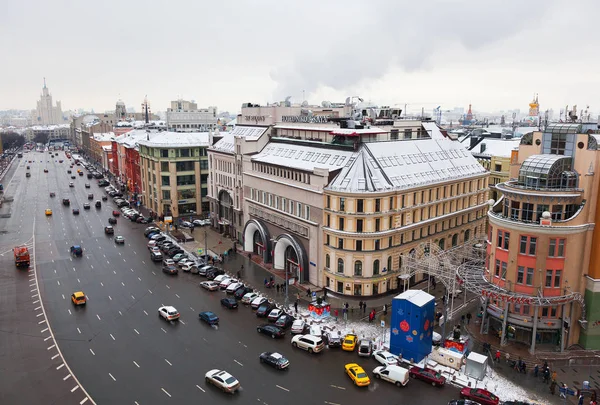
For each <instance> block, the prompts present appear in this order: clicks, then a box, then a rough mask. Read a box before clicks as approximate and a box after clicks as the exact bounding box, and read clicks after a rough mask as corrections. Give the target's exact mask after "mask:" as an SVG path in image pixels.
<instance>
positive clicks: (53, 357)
mask: <svg viewBox="0 0 600 405" xmlns="http://www.w3.org/2000/svg"><path fill="white" fill-rule="evenodd" d="M58 356H59V354H55V355H54V356H52V357H50V359H51V360H54V359H55V358H57V357H58Z"/></svg>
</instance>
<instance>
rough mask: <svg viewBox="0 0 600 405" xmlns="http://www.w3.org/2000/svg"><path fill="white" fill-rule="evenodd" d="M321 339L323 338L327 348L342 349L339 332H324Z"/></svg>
mask: <svg viewBox="0 0 600 405" xmlns="http://www.w3.org/2000/svg"><path fill="white" fill-rule="evenodd" d="M323 338H325V343H326V344H327V346H328V347H329V348H332V347H342V333H341V332H340V331H339V330H338V331H337V332H334V331H328V332H325V333H324V334H323Z"/></svg>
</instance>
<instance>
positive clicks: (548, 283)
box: [546, 270, 552, 287]
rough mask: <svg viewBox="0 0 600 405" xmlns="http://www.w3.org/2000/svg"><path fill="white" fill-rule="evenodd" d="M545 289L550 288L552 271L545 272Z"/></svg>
mask: <svg viewBox="0 0 600 405" xmlns="http://www.w3.org/2000/svg"><path fill="white" fill-rule="evenodd" d="M546 287H552V270H546Z"/></svg>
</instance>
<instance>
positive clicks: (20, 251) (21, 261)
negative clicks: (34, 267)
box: [13, 246, 29, 267]
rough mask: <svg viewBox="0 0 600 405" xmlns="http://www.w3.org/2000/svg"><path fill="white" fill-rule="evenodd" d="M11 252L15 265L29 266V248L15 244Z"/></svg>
mask: <svg viewBox="0 0 600 405" xmlns="http://www.w3.org/2000/svg"><path fill="white" fill-rule="evenodd" d="M13 254H14V256H15V265H16V266H17V267H21V266H24V267H29V249H27V246H17V247H15V248H13Z"/></svg>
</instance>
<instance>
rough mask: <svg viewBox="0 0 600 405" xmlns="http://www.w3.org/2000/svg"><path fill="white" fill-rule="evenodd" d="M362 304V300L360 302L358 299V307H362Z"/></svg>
mask: <svg viewBox="0 0 600 405" xmlns="http://www.w3.org/2000/svg"><path fill="white" fill-rule="evenodd" d="M362 304H363V302H362V301H358V307H359V308H360V309H362Z"/></svg>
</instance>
